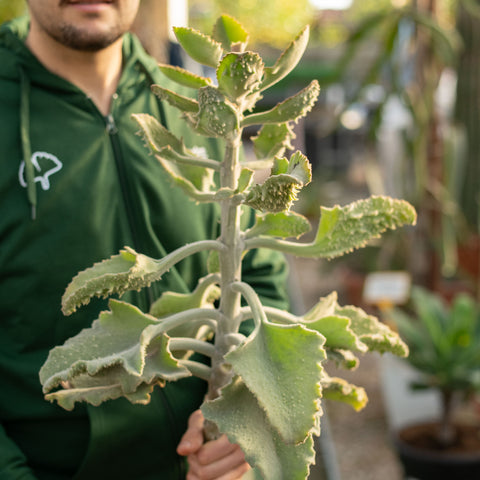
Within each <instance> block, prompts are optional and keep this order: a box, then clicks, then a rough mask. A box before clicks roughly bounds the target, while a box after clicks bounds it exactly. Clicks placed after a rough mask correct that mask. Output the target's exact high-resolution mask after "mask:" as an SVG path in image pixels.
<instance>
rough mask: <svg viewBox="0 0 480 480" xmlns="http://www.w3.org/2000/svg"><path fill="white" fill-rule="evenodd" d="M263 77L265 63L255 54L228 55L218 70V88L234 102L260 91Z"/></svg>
mask: <svg viewBox="0 0 480 480" xmlns="http://www.w3.org/2000/svg"><path fill="white" fill-rule="evenodd" d="M262 77H263V61H262V59H261V57H260V56H259V55H258V54H257V53H254V52H245V53H228V54H227V55H225V56H224V57H223V58H222V61H221V62H220V65H219V66H218V68H217V81H218V88H219V90H220V91H221V92H222V93H223V94H224V95H226V96H227V97H228V98H229V99H230V100H232V101H234V102H237V101H238V100H239V99H241V98H243V97H245V96H246V95H248V94H251V93H253V92H254V91H256V90H258V87H259V85H260V83H261V81H262Z"/></svg>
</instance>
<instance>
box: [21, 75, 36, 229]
mask: <svg viewBox="0 0 480 480" xmlns="http://www.w3.org/2000/svg"><path fill="white" fill-rule="evenodd" d="M20 141H21V143H22V153H23V161H24V163H25V180H26V183H27V196H28V201H29V202H30V205H31V207H32V220H35V218H36V215H37V187H36V185H35V170H34V166H33V163H32V147H31V145H30V80H29V78H28V77H27V75H26V74H25V72H24V71H23V69H22V68H20Z"/></svg>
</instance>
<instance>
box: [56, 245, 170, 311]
mask: <svg viewBox="0 0 480 480" xmlns="http://www.w3.org/2000/svg"><path fill="white" fill-rule="evenodd" d="M168 268H170V267H168ZM165 271H166V269H163V268H161V262H160V261H158V260H154V259H152V258H150V257H147V256H146V255H142V254H140V253H137V252H135V251H134V250H132V249H131V248H129V247H125V250H121V251H120V254H118V255H113V256H112V257H110V258H109V259H108V260H104V261H102V262H99V263H96V264H94V265H93V266H92V267H90V268H88V269H86V270H84V271H82V272H80V273H79V274H78V275H76V276H75V277H74V278H73V280H72V281H71V282H70V284H69V285H68V287H67V289H66V290H65V293H64V294H63V297H62V311H63V313H64V315H70V314H72V313H73V312H75V310H76V309H77V307H79V306H80V305H86V304H87V303H88V302H89V301H90V299H91V298H92V297H95V296H96V297H104V298H106V297H107V296H109V295H113V294H118V295H123V294H124V293H125V292H126V291H128V290H139V289H140V288H143V287H148V286H149V285H150V284H151V283H152V282H154V281H156V280H160V278H161V277H162V275H163V274H164V273H165Z"/></svg>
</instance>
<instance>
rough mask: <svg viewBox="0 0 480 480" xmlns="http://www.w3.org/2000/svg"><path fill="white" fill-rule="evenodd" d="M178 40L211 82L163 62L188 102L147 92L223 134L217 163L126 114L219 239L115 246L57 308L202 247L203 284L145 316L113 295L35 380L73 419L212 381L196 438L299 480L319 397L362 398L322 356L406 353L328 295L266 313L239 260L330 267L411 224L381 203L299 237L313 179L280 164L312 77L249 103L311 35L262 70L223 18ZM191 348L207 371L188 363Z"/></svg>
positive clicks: (140, 282)
mask: <svg viewBox="0 0 480 480" xmlns="http://www.w3.org/2000/svg"><path fill="white" fill-rule="evenodd" d="M175 33H176V36H177V38H178V40H179V42H180V44H181V45H182V46H183V47H184V49H185V50H186V51H187V53H188V54H189V55H190V56H191V57H192V58H194V59H195V60H197V61H198V62H200V63H202V64H205V65H208V66H211V67H215V68H216V77H217V78H216V84H214V83H213V82H212V80H211V79H210V78H205V77H200V76H197V75H193V74H192V73H190V72H188V71H186V70H184V69H181V68H178V67H170V66H167V65H164V66H161V67H160V68H161V69H162V71H163V72H164V74H165V75H166V76H167V77H169V78H170V79H171V80H173V81H175V82H176V83H178V84H179V88H181V87H182V86H183V87H189V88H190V89H191V90H193V91H196V95H190V96H187V95H184V94H183V93H179V92H178V91H175V92H173V91H171V90H167V89H165V88H164V87H162V86H161V85H154V86H153V87H152V88H153V91H154V93H155V94H157V95H158V96H159V97H160V98H161V99H162V100H164V101H165V102H167V103H169V104H170V105H171V106H173V107H175V108H178V109H179V110H180V111H181V113H182V114H183V116H184V118H185V121H186V122H188V123H189V124H190V125H191V127H192V128H193V130H195V131H196V132H197V133H199V134H201V135H204V136H206V137H216V138H219V139H221V140H222V141H223V142H224V144H225V155H224V158H223V159H218V158H215V159H214V158H206V157H205V155H202V154H200V153H199V152H198V151H197V150H193V149H190V148H187V146H186V145H185V143H184V141H183V140H182V139H180V138H178V137H176V136H175V135H174V134H173V133H172V132H170V131H168V130H167V129H166V128H165V127H163V126H162V125H161V123H160V122H159V121H158V120H156V119H155V118H153V117H151V116H148V115H135V120H136V121H137V123H138V124H139V126H140V128H141V130H142V133H143V135H144V138H145V140H146V143H147V145H148V147H149V148H150V149H151V150H152V153H153V155H154V156H155V157H154V158H152V161H159V162H160V163H161V164H162V166H163V167H164V170H165V174H166V175H168V176H169V177H170V179H171V180H172V183H173V184H175V185H177V186H178V187H180V188H182V189H183V191H184V192H185V194H186V195H188V196H189V197H191V199H192V200H193V201H196V202H218V203H219V204H220V210H221V221H220V227H221V228H220V236H219V237H218V238H213V239H210V240H199V241H197V242H193V243H190V244H187V245H185V246H183V247H181V248H179V249H177V250H175V251H172V252H170V253H169V254H168V255H166V256H165V257H163V258H160V259H154V258H150V257H147V256H146V255H143V254H141V253H138V252H136V251H134V250H133V249H131V248H129V247H125V249H124V250H122V251H121V252H120V253H119V254H117V255H114V256H112V257H111V258H110V259H107V260H105V261H103V262H100V263H97V264H95V265H94V266H93V267H91V268H88V269H87V270H85V271H83V272H80V273H79V274H78V275H77V276H76V277H75V278H74V279H73V280H72V282H71V283H70V285H69V286H68V287H67V290H66V292H65V294H64V297H63V302H62V303H63V311H64V313H65V314H69V313H72V312H73V311H75V309H76V308H78V307H80V306H81V305H82V304H85V303H87V302H88V301H89V300H90V298H92V297H94V296H109V295H115V294H118V295H122V294H123V293H124V292H126V291H128V290H138V289H141V288H144V287H147V286H148V285H150V284H151V283H152V282H155V281H157V280H159V279H160V278H161V277H162V276H163V275H166V274H167V273H168V271H169V270H170V269H171V268H172V267H173V266H174V265H176V264H177V263H178V262H180V261H181V260H182V259H184V258H186V257H188V256H190V255H192V254H195V253H198V252H201V251H209V252H210V256H209V259H208V271H209V274H208V275H207V276H205V277H204V278H202V279H200V281H199V284H198V287H197V288H196V289H195V290H194V291H193V292H192V293H191V294H186V293H181V294H180V293H176V292H175V293H172V292H166V293H164V294H163V295H162V296H161V297H160V298H159V299H158V300H157V301H156V302H155V303H154V304H153V305H152V308H151V310H150V311H149V312H142V311H141V310H140V309H138V308H137V307H136V306H133V305H130V304H128V303H126V302H124V301H121V300H117V299H111V300H110V311H107V312H102V313H100V316H99V318H98V319H97V320H95V321H94V322H93V324H92V327H91V328H88V329H84V330H83V331H82V332H80V333H79V334H78V335H77V336H76V337H73V338H72V339H70V340H68V341H67V342H66V343H65V344H64V345H63V346H59V347H56V348H54V349H53V350H52V351H51V352H50V355H49V357H48V359H47V361H46V363H45V364H44V366H43V367H42V369H41V371H40V380H41V382H42V384H43V389H44V392H45V394H46V397H47V399H48V400H51V401H57V402H58V403H59V405H61V406H62V407H64V408H66V409H72V408H73V407H74V404H75V403H76V402H79V401H86V402H89V403H91V404H93V405H98V404H100V403H102V402H104V401H107V400H109V399H114V398H118V397H122V396H123V397H125V398H127V399H128V400H130V401H131V402H135V403H148V402H149V400H150V394H151V392H152V390H153V388H158V386H159V385H160V386H161V385H163V384H165V382H166V381H175V380H179V379H181V378H184V377H188V376H191V375H194V376H197V377H200V378H202V379H204V380H206V381H207V382H208V385H209V388H208V393H207V397H206V399H205V402H204V404H203V405H202V407H201V408H202V411H203V414H204V416H205V418H206V419H207V428H206V432H205V434H206V437H207V438H214V437H215V436H216V435H218V434H219V432H220V433H225V434H226V435H227V436H228V437H229V439H230V440H231V441H232V442H234V443H238V444H239V445H240V446H241V447H242V449H243V450H244V452H245V454H246V458H247V461H248V462H249V463H250V464H251V465H252V467H254V472H255V473H254V475H255V478H263V479H265V480H281V479H283V480H302V479H305V478H306V477H307V475H308V470H309V466H310V464H311V463H312V462H313V461H314V458H315V452H314V449H313V435H318V434H319V432H320V430H319V428H320V416H321V413H322V409H321V399H322V398H334V399H337V400H342V401H345V402H347V403H349V404H350V405H352V406H353V407H354V408H356V409H358V408H361V407H362V406H363V405H365V403H366V395H365V392H364V390H363V389H362V388H361V387H356V386H354V385H350V384H349V383H347V382H346V381H344V380H343V379H341V378H332V377H330V376H329V375H328V374H327V372H326V370H325V369H324V367H323V364H324V361H325V360H326V359H327V358H330V359H333V360H335V361H336V362H337V363H338V364H339V365H342V366H344V367H346V368H354V367H355V366H356V365H357V363H358V359H357V357H356V355H355V354H356V352H360V353H363V352H366V351H369V350H375V351H379V352H392V353H395V354H398V355H405V354H406V353H407V351H406V346H405V344H404V343H403V342H402V340H401V339H400V338H399V337H398V335H397V334H396V333H395V332H393V331H392V330H391V329H389V328H388V327H387V326H385V325H383V324H382V323H381V322H379V321H378V320H377V319H376V318H374V317H372V316H369V315H367V314H366V313H365V312H363V311H362V310H360V309H358V308H354V307H342V306H340V305H338V303H337V297H336V294H335V293H332V294H331V295H328V296H327V297H325V298H322V299H320V301H319V303H318V304H317V305H316V306H315V307H313V308H312V309H311V310H310V311H309V312H307V313H306V314H304V315H303V316H297V315H292V314H290V313H288V312H285V311H283V310H279V309H275V308H268V307H264V306H263V305H262V303H261V300H260V298H259V296H258V295H257V293H256V292H255V291H254V290H253V288H252V287H251V286H250V285H248V284H247V283H245V282H244V281H243V280H242V278H241V265H242V260H243V257H244V255H245V253H246V252H248V251H249V250H251V249H256V248H270V249H274V250H278V251H280V252H285V253H291V254H293V255H297V256H303V257H310V258H314V257H317V258H318V257H320V258H332V257H336V256H339V255H342V254H343V253H346V252H349V251H351V250H352V249H354V248H358V247H361V246H363V245H365V243H366V242H367V241H368V240H369V239H371V238H375V237H378V236H379V235H380V233H382V232H383V231H385V230H386V229H393V228H396V227H398V226H401V225H403V224H412V223H414V222H415V219H416V214H415V210H414V209H413V207H412V206H411V205H410V204H408V203H407V202H405V201H402V200H394V199H391V198H388V197H372V198H369V199H365V200H361V201H358V202H354V203H353V204H350V205H347V206H344V207H340V206H336V207H333V208H322V209H321V217H320V222H319V226H318V230H317V233H316V235H315V237H314V240H313V241H311V242H308V243H307V242H300V241H297V240H296V238H298V237H300V236H301V235H302V234H304V233H305V232H307V231H308V230H309V223H308V221H307V219H306V218H304V217H303V216H301V215H299V214H297V213H295V212H293V211H291V206H292V203H293V202H294V201H295V199H296V195H297V193H298V192H299V190H300V189H301V188H302V187H303V186H304V185H306V184H307V183H309V181H310V179H311V171H310V164H309V162H308V160H307V158H306V157H305V156H304V155H303V154H302V153H300V152H296V153H293V154H292V155H291V156H290V158H286V157H284V154H285V150H286V148H287V147H289V145H290V142H291V140H292V138H293V132H292V125H291V124H292V122H295V121H297V120H298V119H299V118H301V117H303V116H305V115H306V114H307V112H308V111H309V110H310V109H311V108H312V106H313V104H314V102H315V101H316V98H317V96H318V93H319V86H318V83H317V82H316V81H313V82H312V83H311V84H310V85H309V86H307V87H306V88H305V89H303V90H301V91H300V92H299V93H297V94H296V95H294V96H293V97H290V98H288V99H286V100H285V101H283V102H281V103H279V104H278V105H276V106H275V107H273V108H272V109H271V110H269V111H266V112H261V113H258V112H255V111H254V110H253V109H254V106H255V103H256V101H257V100H258V99H259V98H260V97H261V95H262V92H263V91H264V90H265V89H267V88H268V87H270V86H271V85H273V84H274V83H276V82H278V81H279V80H281V79H282V78H283V77H285V76H286V75H287V74H288V73H289V72H290V71H291V70H292V69H293V68H294V67H295V66H296V64H297V63H298V61H299V60H300V57H301V56H302V54H303V52H304V50H305V48H306V45H307V40H308V28H305V29H304V30H303V31H302V32H300V34H299V35H298V36H297V38H296V39H295V40H294V41H293V42H292V43H291V44H290V45H289V46H288V47H287V49H286V50H285V51H284V52H283V54H282V55H281V56H280V57H279V58H278V60H277V62H276V63H275V64H274V65H273V66H270V67H267V66H265V64H264V62H263V60H262V59H261V57H260V56H259V55H258V54H257V53H254V52H251V51H248V50H246V45H247V39H248V34H247V32H246V31H245V30H244V28H243V27H242V26H241V25H240V24H239V23H238V22H237V21H236V20H235V19H233V18H231V17H228V16H222V17H220V18H219V20H218V21H217V23H216V24H215V28H214V31H213V35H212V36H208V35H204V34H202V33H200V32H198V31H196V30H192V29H189V28H177V29H175ZM182 92H183V90H182ZM252 110H253V112H252ZM253 125H255V126H258V127H257V128H259V130H258V135H257V136H256V138H255V140H254V146H255V154H256V158H255V159H253V160H252V161H249V162H248V163H246V162H244V161H242V159H241V156H240V147H241V139H242V130H243V129H244V128H245V127H250V126H253ZM260 126H261V127H260ZM265 165H268V166H269V167H270V168H271V176H270V177H268V178H267V179H266V180H265V181H264V182H263V183H262V184H256V183H255V182H254V180H253V173H254V171H255V170H259V169H264V168H265ZM248 207H249V208H252V209H254V210H255V211H256V221H255V223H254V224H253V225H250V226H247V227H246V226H245V225H243V224H242V222H240V218H241V214H242V212H243V210H244V209H245V208H248ZM289 238H290V239H289ZM292 238H293V240H292ZM251 319H253V321H254V325H255V326H254V329H253V331H251V332H250V334H249V335H245V334H244V333H245V332H244V331H243V332H242V331H241V330H240V326H241V325H242V323H243V322H244V321H247V320H251ZM212 338H214V340H213V341H212ZM194 352H198V353H201V354H203V355H206V356H207V357H209V359H210V362H209V363H208V364H204V363H200V362H199V361H196V360H195V359H194V357H192V353H194Z"/></svg>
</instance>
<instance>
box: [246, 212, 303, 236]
mask: <svg viewBox="0 0 480 480" xmlns="http://www.w3.org/2000/svg"><path fill="white" fill-rule="evenodd" d="M310 229H311V225H310V222H309V221H308V220H307V219H306V218H305V217H304V216H302V215H300V214H298V213H295V212H279V213H267V214H264V215H257V216H256V221H255V225H254V226H253V227H252V228H251V229H250V230H247V232H246V238H252V237H255V236H258V235H268V236H272V237H280V238H288V237H295V238H298V237H300V236H301V235H303V234H304V233H307V232H308V231H310Z"/></svg>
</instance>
